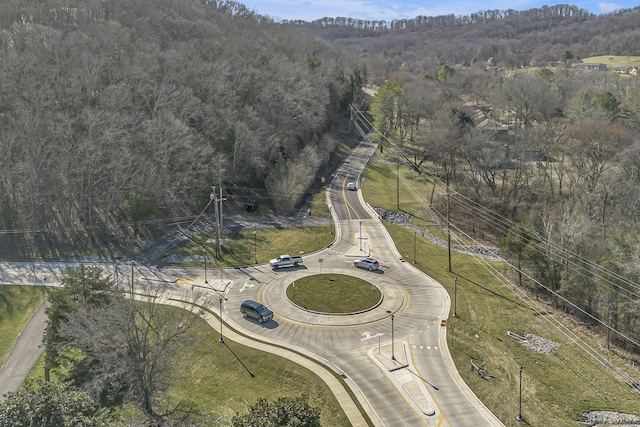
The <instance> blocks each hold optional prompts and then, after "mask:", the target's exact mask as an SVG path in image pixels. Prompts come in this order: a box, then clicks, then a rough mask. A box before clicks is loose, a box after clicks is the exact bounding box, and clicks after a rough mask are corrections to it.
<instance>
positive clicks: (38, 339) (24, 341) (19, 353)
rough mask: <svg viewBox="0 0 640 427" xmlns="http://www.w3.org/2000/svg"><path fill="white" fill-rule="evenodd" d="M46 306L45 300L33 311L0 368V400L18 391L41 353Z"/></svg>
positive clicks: (47, 303)
mask: <svg viewBox="0 0 640 427" xmlns="http://www.w3.org/2000/svg"><path fill="white" fill-rule="evenodd" d="M48 306H49V302H48V301H46V300H45V302H43V303H42V305H41V306H40V308H39V309H38V310H37V311H36V312H35V313H34V315H33V316H32V317H31V319H30V320H29V322H28V323H27V326H26V328H25V330H24V331H23V332H22V334H21V335H20V338H18V342H17V343H16V345H15V347H13V350H11V353H10V354H9V358H8V359H7V363H6V364H5V365H4V366H3V367H2V370H0V400H4V399H5V394H6V393H8V392H10V391H13V392H15V391H18V389H19V388H20V386H21V385H22V383H23V382H24V380H25V379H26V378H27V375H29V372H31V369H32V368H33V366H34V365H35V364H36V362H37V361H38V358H39V357H40V355H41V354H42V352H43V350H44V349H43V348H42V345H41V344H42V333H43V331H44V329H45V326H46V323H47V315H46V314H45V310H46V308H47V307H48Z"/></svg>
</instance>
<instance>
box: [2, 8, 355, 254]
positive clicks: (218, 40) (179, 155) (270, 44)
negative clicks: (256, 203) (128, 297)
mask: <svg viewBox="0 0 640 427" xmlns="http://www.w3.org/2000/svg"><path fill="white" fill-rule="evenodd" d="M2 9H3V12H2V14H1V16H0V150H1V152H2V153H3V155H2V156H0V229H3V230H5V233H6V232H9V233H13V234H17V235H19V239H17V240H23V238H24V237H25V236H26V237H27V238H28V239H30V238H36V239H39V238H42V239H47V240H48V242H50V243H52V242H53V241H55V240H57V239H66V240H68V241H72V240H74V239H75V237H74V236H76V232H77V231H79V230H87V229H89V230H91V229H92V230H100V231H102V232H105V233H104V234H107V235H108V234H109V233H113V232H117V230H122V229H123V228H127V227H129V226H130V225H131V224H133V223H138V222H140V221H147V220H154V219H167V218H176V217H181V216H185V215H191V214H193V213H197V212H199V211H200V210H201V209H202V207H203V206H205V205H206V203H207V202H208V201H209V194H210V192H211V186H212V185H216V186H219V185H220V184H221V183H222V185H223V186H225V187H229V188H231V187H235V188H266V189H267V192H266V195H265V197H266V198H267V199H268V200H269V202H273V204H274V205H275V206H276V208H277V209H278V210H279V211H281V212H284V213H288V212H292V211H293V210H295V209H296V207H297V206H298V204H299V203H300V202H301V200H302V199H303V197H304V195H305V192H306V191H307V190H308V189H309V187H310V186H311V184H312V183H313V182H314V179H315V177H316V174H317V172H318V170H319V169H320V168H321V167H322V166H323V165H325V164H326V163H327V161H328V159H329V155H330V153H331V151H332V150H333V149H334V146H335V141H334V140H333V139H332V138H331V137H330V136H329V134H328V133H327V131H329V130H330V129H331V127H332V126H333V124H332V123H333V122H335V118H336V117H339V116H338V115H339V114H341V113H342V112H344V109H345V107H346V106H347V105H348V103H349V102H350V101H351V99H352V97H353V94H354V90H353V87H354V86H356V87H357V86H359V85H353V84H352V82H353V80H354V75H358V73H359V72H358V71H357V67H351V66H350V65H349V64H348V63H346V62H345V61H344V58H342V57H341V56H340V55H339V54H337V53H336V52H334V51H333V50H332V49H331V48H329V47H328V46H327V45H326V44H325V43H323V42H321V41H314V40H311V39H306V38H304V37H301V36H300V35H299V34H295V33H293V32H292V29H290V28H287V27H285V26H281V25H276V24H273V23H272V22H270V21H269V20H268V19H265V18H262V17H260V16H259V15H256V14H254V13H251V12H249V11H247V9H246V8H244V6H242V5H241V4H239V3H236V2H222V1H220V2H207V3H203V2H199V1H196V0H185V1H180V2H173V1H162V0H161V1H156V0H153V1H152V0H136V1H134V2H130V1H121V0H113V1H108V2H102V1H91V0H87V1H82V0H80V1H66V0H51V1H46V2H41V1H26V2H25V1H22V0H9V1H6V2H4V3H3V6H2ZM221 180H222V181H221ZM218 188H219V187H218ZM225 194H226V193H225ZM283 194H286V195H287V197H281V195H283ZM25 232H26V233H25ZM14 249H15V248H14Z"/></svg>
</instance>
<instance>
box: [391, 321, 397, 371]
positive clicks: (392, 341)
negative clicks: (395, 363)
mask: <svg viewBox="0 0 640 427" xmlns="http://www.w3.org/2000/svg"><path fill="white" fill-rule="evenodd" d="M394 350H395V349H394V337H393V314H392V315H391V360H396V353H395V351H394Z"/></svg>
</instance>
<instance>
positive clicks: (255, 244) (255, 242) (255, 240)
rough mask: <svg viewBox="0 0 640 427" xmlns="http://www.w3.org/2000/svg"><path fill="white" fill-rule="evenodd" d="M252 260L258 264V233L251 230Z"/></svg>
mask: <svg viewBox="0 0 640 427" xmlns="http://www.w3.org/2000/svg"><path fill="white" fill-rule="evenodd" d="M253 260H254V261H255V263H256V264H257V263H258V233H256V229H255V228H254V229H253Z"/></svg>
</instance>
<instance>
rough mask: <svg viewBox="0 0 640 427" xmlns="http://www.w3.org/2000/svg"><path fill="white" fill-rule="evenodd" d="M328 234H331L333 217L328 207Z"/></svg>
mask: <svg viewBox="0 0 640 427" xmlns="http://www.w3.org/2000/svg"><path fill="white" fill-rule="evenodd" d="M329 234H333V215H332V214H331V206H329Z"/></svg>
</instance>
